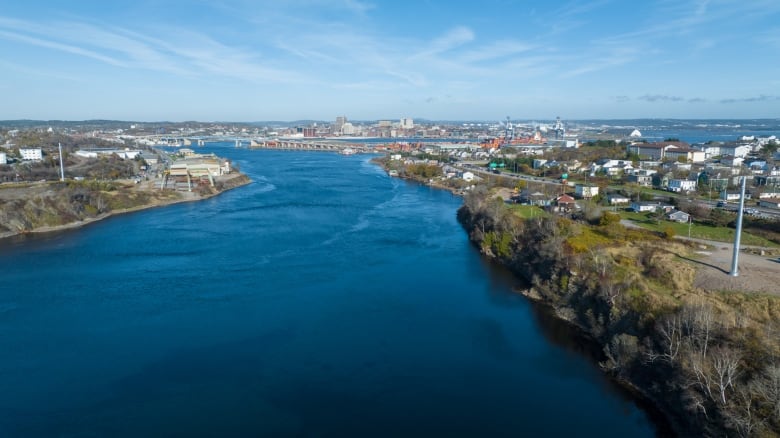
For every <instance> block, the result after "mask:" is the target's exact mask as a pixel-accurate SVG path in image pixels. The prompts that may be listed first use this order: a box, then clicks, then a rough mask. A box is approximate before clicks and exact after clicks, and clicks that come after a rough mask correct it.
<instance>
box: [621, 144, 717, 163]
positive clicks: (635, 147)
mask: <svg viewBox="0 0 780 438" xmlns="http://www.w3.org/2000/svg"><path fill="white" fill-rule="evenodd" d="M626 150H627V151H628V153H630V154H636V155H639V157H640V158H649V159H652V160H660V159H663V158H667V152H668V151H672V152H670V153H671V155H672V156H671V157H669V158H672V159H677V158H676V157H677V155H675V154H676V153H675V152H674V151H675V150H682V151H684V152H680V154H682V155H684V156H685V157H688V156H689V153H690V154H692V153H694V152H699V151H695V150H693V149H691V145H689V144H688V143H686V142H684V141H660V142H656V143H632V144H629V145H628V147H627V148H626ZM691 158H692V156H691ZM696 158H697V159H701V161H704V157H703V155H702V156H701V157H699V156H697V157H696ZM686 159H688V158H686Z"/></svg>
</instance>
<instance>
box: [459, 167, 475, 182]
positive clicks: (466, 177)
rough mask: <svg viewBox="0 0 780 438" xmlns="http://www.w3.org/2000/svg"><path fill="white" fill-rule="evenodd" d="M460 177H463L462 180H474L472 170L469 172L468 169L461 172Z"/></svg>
mask: <svg viewBox="0 0 780 438" xmlns="http://www.w3.org/2000/svg"><path fill="white" fill-rule="evenodd" d="M461 178H463V181H474V172H469V171H468V170H467V171H465V172H463V175H461Z"/></svg>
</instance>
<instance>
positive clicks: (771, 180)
mask: <svg viewBox="0 0 780 438" xmlns="http://www.w3.org/2000/svg"><path fill="white" fill-rule="evenodd" d="M753 184H754V185H757V186H770V187H780V176H767V175H756V176H754V177H753Z"/></svg>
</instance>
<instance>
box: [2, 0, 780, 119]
mask: <svg viewBox="0 0 780 438" xmlns="http://www.w3.org/2000/svg"><path fill="white" fill-rule="evenodd" d="M0 53H1V54H2V56H0V96H1V97H0V119H20V118H32V119H64V120H82V119H95V118H102V119H120V120H139V121H159V120H170V121H183V120H199V121H260V120H299V119H318V120H333V119H335V117H336V116H339V115H346V116H347V117H348V118H349V119H354V120H375V119H398V118H400V117H414V118H427V119H434V120H441V119H448V120H499V119H504V118H506V117H507V116H511V117H512V118H513V119H528V120H532V119H537V120H549V119H553V118H555V117H556V116H561V117H562V118H564V119H588V118H778V117H780V1H777V0H698V1H690V0H660V1H627V0H625V1H624V0H620V1H618V0H613V1H610V0H593V1H555V0H551V1H544V2H542V1H509V0H506V1H489V0H483V1H472V2H449V1H425V0H422V1H415V2H412V1H403V0H393V1H385V0H365V1H363V0H290V1H281V0H275V1H265V0H236V1H223V2H214V1H183V0H179V1H164V0H136V1H133V2H126V1H105V0H100V1H97V0H95V1H85V0H71V1H69V2H55V1H48V2H46V1H36V0H28V1H25V0H22V1H14V2H6V4H4V5H3V7H2V8H1V9H0Z"/></svg>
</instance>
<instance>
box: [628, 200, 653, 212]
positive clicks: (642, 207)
mask: <svg viewBox="0 0 780 438" xmlns="http://www.w3.org/2000/svg"><path fill="white" fill-rule="evenodd" d="M629 208H630V209H631V210H633V211H635V212H637V213H644V212H647V211H655V210H657V209H658V204H657V203H654V202H632V203H631V206H630V207H629Z"/></svg>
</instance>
